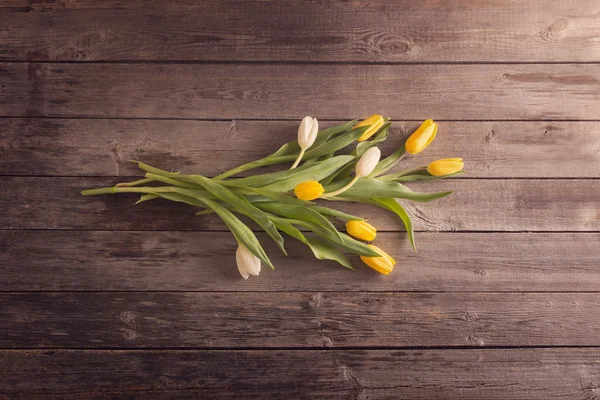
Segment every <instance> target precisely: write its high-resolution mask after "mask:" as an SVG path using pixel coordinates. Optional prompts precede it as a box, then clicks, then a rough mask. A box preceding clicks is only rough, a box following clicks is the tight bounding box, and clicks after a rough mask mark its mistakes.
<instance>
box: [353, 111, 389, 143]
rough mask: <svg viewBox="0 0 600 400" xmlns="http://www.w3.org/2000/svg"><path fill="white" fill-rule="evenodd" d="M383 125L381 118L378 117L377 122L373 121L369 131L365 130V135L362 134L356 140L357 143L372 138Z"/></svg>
mask: <svg viewBox="0 0 600 400" xmlns="http://www.w3.org/2000/svg"><path fill="white" fill-rule="evenodd" d="M384 123H385V121H384V119H383V117H382V116H381V115H380V116H379V119H378V120H377V121H375V123H374V124H373V125H371V127H370V128H369V129H367V130H366V131H365V133H363V134H362V135H361V136H360V137H359V138H358V141H359V142H364V141H365V140H367V139H369V138H370V137H371V136H373V135H374V134H376V133H377V131H378V130H379V129H380V128H381V127H382V126H383V124H384Z"/></svg>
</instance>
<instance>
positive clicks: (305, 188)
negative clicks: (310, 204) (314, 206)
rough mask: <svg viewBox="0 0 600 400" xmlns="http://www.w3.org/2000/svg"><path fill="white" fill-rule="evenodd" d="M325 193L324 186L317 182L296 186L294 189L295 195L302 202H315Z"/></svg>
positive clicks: (307, 182)
mask: <svg viewBox="0 0 600 400" xmlns="http://www.w3.org/2000/svg"><path fill="white" fill-rule="evenodd" d="M323 193H325V189H323V186H322V185H321V184H320V183H319V182H317V181H306V182H302V183H299V184H297V185H296V187H295V188H294V194H295V195H296V197H297V198H299V199H300V200H306V201H310V200H314V199H317V198H319V196H321V195H322V194H323Z"/></svg>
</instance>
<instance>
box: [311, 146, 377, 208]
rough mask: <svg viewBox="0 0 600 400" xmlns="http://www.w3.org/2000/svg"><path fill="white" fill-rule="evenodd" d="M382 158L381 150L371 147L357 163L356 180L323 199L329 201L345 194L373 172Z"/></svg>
mask: <svg viewBox="0 0 600 400" xmlns="http://www.w3.org/2000/svg"><path fill="white" fill-rule="evenodd" d="M380 158H381V150H379V149H378V148H377V147H371V148H370V149H369V150H367V151H365V153H364V154H363V155H362V157H361V158H360V160H358V162H357V163H356V173H355V174H354V178H352V180H351V181H350V182H348V183H347V184H346V186H344V187H342V188H340V189H338V190H335V191H333V192H329V193H325V194H324V195H322V196H321V197H323V198H324V199H327V198H332V197H335V196H337V195H340V194H342V193H344V192H345V191H346V190H348V189H350V188H351V187H352V185H354V184H355V183H356V182H357V181H358V180H359V179H360V178H363V177H365V176H367V175H369V174H370V173H371V172H373V170H374V169H375V167H376V166H377V163H378V162H379V159H380Z"/></svg>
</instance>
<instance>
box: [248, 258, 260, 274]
mask: <svg viewBox="0 0 600 400" xmlns="http://www.w3.org/2000/svg"><path fill="white" fill-rule="evenodd" d="M253 257H254V256H253ZM248 273H249V274H250V275H253V276H258V274H260V260H259V259H258V257H254V262H253V263H251V264H250V265H249V266H248Z"/></svg>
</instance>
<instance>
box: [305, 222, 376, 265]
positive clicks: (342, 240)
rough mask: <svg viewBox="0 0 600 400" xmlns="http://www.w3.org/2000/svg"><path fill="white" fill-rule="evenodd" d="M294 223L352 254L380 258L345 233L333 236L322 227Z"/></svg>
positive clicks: (373, 251)
mask: <svg viewBox="0 0 600 400" xmlns="http://www.w3.org/2000/svg"><path fill="white" fill-rule="evenodd" d="M296 223H299V224H300V225H302V226H304V227H305V228H308V229H309V230H311V231H312V232H314V233H316V234H317V235H319V236H321V237H322V238H323V239H325V240H328V241H330V242H331V243H334V244H336V245H338V246H340V247H343V248H344V249H346V250H348V251H350V252H352V253H355V254H358V255H361V256H368V257H380V256H381V254H379V253H377V252H376V251H375V250H373V249H371V248H370V247H369V246H367V245H366V244H364V243H363V242H360V241H358V240H356V239H353V238H352V237H350V236H348V235H346V234H345V233H342V232H338V233H339V235H333V234H332V233H331V232H330V231H329V230H327V229H324V228H323V227H321V226H319V225H317V224H314V223H312V222H306V221H296Z"/></svg>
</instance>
